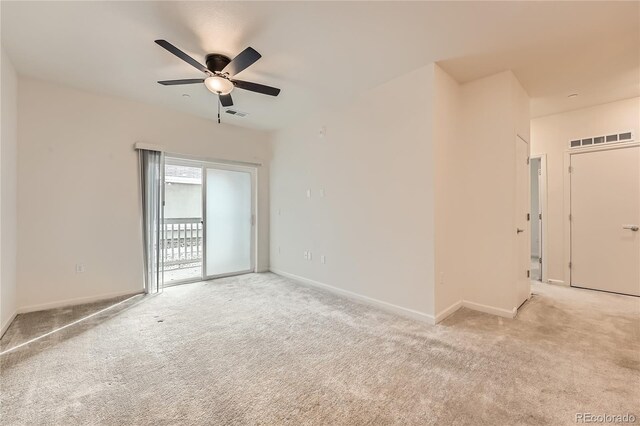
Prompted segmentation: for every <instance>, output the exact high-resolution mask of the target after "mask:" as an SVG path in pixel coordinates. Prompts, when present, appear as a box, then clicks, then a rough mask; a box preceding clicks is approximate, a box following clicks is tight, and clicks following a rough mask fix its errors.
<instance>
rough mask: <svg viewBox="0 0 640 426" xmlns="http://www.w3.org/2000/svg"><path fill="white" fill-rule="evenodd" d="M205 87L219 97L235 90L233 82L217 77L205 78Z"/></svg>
mask: <svg viewBox="0 0 640 426" xmlns="http://www.w3.org/2000/svg"><path fill="white" fill-rule="evenodd" d="M204 85H205V86H207V89H209V91H210V92H212V93H215V94H218V95H228V94H229V93H231V91H232V90H233V88H234V85H233V83H232V82H231V81H229V80H227V79H226V78H224V77H220V76H217V75H216V76H213V77H207V78H205V79H204Z"/></svg>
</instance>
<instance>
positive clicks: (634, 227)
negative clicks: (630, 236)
mask: <svg viewBox="0 0 640 426" xmlns="http://www.w3.org/2000/svg"><path fill="white" fill-rule="evenodd" d="M622 229H630V230H632V231H633V232H638V229H640V227H638V225H622Z"/></svg>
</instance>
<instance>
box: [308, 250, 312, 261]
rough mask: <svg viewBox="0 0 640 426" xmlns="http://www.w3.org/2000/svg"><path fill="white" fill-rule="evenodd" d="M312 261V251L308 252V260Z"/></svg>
mask: <svg viewBox="0 0 640 426" xmlns="http://www.w3.org/2000/svg"><path fill="white" fill-rule="evenodd" d="M311 259H312V256H311V252H310V251H308V252H307V260H311Z"/></svg>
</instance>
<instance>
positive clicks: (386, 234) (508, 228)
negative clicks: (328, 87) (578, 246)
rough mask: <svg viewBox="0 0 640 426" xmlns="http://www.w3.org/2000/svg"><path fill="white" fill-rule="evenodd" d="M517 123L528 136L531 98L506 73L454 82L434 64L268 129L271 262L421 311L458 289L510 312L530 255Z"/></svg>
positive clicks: (429, 312) (440, 310)
mask: <svg viewBox="0 0 640 426" xmlns="http://www.w3.org/2000/svg"><path fill="white" fill-rule="evenodd" d="M322 126H325V127H326V137H325V138H318V132H319V130H320V129H321V127H322ZM517 134H520V135H521V136H522V137H524V138H525V139H526V140H529V103H528V97H527V95H526V93H525V92H524V90H523V89H522V87H521V86H520V84H519V83H518V81H517V80H516V78H515V77H514V75H513V73H511V72H510V71H507V72H503V73H499V74H496V75H494V76H490V77H487V78H483V79H481V80H477V81H474V82H471V83H467V84H464V85H459V84H458V83H457V82H455V81H454V80H453V79H452V78H451V77H450V76H448V75H447V74H446V73H445V72H444V71H443V70H441V69H440V68H439V67H438V66H437V65H435V64H431V65H429V66H427V67H424V68H421V69H419V70H416V71H414V72H413V73H410V74H407V75H404V76H401V77H398V78H396V79H394V80H392V81H390V82H387V83H385V84H383V85H381V86H379V87H377V88H375V89H373V90H371V91H369V92H367V93H366V94H365V95H363V96H362V97H361V98H360V99H358V100H357V101H355V102H353V103H352V104H350V105H349V106H347V107H345V108H337V110H336V111H327V112H324V113H318V114H316V115H314V116H313V117H311V118H309V119H308V120H307V121H305V122H304V123H302V124H300V125H298V126H294V127H292V128H289V129H286V130H284V131H281V132H279V133H277V134H276V135H275V137H274V144H273V159H272V163H271V194H272V199H271V207H272V212H271V219H272V223H271V253H272V255H271V266H272V270H274V271H276V272H284V273H286V274H290V275H293V276H297V277H301V278H303V279H305V280H307V281H309V280H310V281H312V282H319V283H324V284H327V285H330V286H333V287H336V288H338V289H340V290H341V291H343V292H349V293H351V294H353V293H355V294H356V295H359V296H365V297H368V298H372V299H375V300H377V301H382V302H385V303H387V304H391V305H394V306H395V307H398V306H399V307H402V308H405V309H406V310H410V311H414V312H419V313H421V314H423V317H424V318H431V319H432V320H433V319H436V320H439V319H441V317H442V316H443V315H444V314H445V313H446V312H447V311H448V308H450V307H451V308H452V310H453V309H455V308H456V307H459V306H460V305H461V301H463V300H464V301H465V303H466V306H469V307H472V308H475V309H484V310H487V311H489V312H492V313H496V314H499V315H505V316H511V315H512V314H513V312H514V310H515V308H517V306H518V303H517V286H516V274H517V272H518V271H519V269H518V268H522V271H520V272H522V274H524V271H525V269H524V268H528V263H527V265H518V264H517V263H516V261H517V258H516V242H517V240H516V233H515V228H516V227H515V207H516V206H515V202H516V187H515V176H516V162H515V160H516V157H515V152H516V145H515V143H516V142H515V141H516V135H517ZM308 189H310V190H311V194H312V196H311V198H307V197H306V191H307V190H308ZM323 189H324V191H325V196H324V197H322V196H320V195H319V194H320V191H321V190H323ZM306 250H310V251H311V252H312V259H311V261H309V260H305V259H304V255H303V253H304V251H306ZM322 255H326V260H327V262H326V264H322V263H321V261H320V256H322Z"/></svg>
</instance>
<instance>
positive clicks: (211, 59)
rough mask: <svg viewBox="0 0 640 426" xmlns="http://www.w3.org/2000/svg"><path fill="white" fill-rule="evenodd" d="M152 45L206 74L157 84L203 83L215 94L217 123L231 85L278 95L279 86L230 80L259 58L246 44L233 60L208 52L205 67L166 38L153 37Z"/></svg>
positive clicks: (227, 104)
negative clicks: (156, 38) (154, 39)
mask: <svg viewBox="0 0 640 426" xmlns="http://www.w3.org/2000/svg"><path fill="white" fill-rule="evenodd" d="M155 42H156V44H158V45H159V46H161V47H163V48H164V49H166V50H168V51H169V52H171V53H173V54H174V55H176V56H177V57H178V58H180V59H182V60H183V61H185V62H186V63H188V64H189V65H191V66H192V67H194V68H196V69H197V70H199V71H202V72H203V73H205V74H206V75H207V77H206V78H189V79H183V80H164V81H159V82H158V83H160V84H162V85H163V86H175V85H179V84H197V83H204V85H205V86H206V87H207V89H209V91H210V92H212V93H215V94H217V95H218V99H219V101H220V102H219V103H218V123H220V105H222V106H223V107H230V106H233V99H232V98H231V92H232V91H233V89H234V88H236V87H237V88H238V89H244V90H249V91H251V92H256V93H262V94H263V95H270V96H278V94H279V93H280V89H277V88H275V87H271V86H265V85H264V84H258V83H252V82H250V81H242V80H236V79H232V78H231V77H233V76H235V75H236V74H238V73H239V72H241V71H243V70H245V69H247V68H248V67H250V66H251V65H253V64H254V63H255V62H256V61H257V60H258V59H260V58H261V57H262V55H260V54H259V53H258V52H257V51H256V50H255V49H253V48H251V47H247V48H246V49H244V50H243V51H242V52H240V54H239V55H238V56H236V57H235V58H233V59H230V58H229V57H227V56H225V55H221V54H218V53H210V54H208V55H207V56H206V57H205V63H206V64H207V66H206V67H205V66H204V65H202V64H201V63H200V62H198V61H196V60H195V59H193V58H192V57H191V56H189V55H187V54H186V53H184V52H183V51H182V50H180V49H178V48H177V47H175V46H174V45H173V44H171V43H169V42H168V41H166V40H156V41H155Z"/></svg>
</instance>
